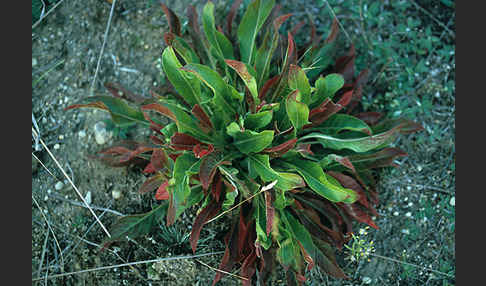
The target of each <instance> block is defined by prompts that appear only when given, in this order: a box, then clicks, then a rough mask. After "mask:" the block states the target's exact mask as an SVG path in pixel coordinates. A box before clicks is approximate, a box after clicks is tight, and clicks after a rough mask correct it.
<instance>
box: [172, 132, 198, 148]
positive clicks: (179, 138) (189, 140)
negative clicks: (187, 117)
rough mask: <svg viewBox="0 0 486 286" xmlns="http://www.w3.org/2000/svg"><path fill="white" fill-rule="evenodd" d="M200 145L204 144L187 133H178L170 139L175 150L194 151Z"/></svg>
mask: <svg viewBox="0 0 486 286" xmlns="http://www.w3.org/2000/svg"><path fill="white" fill-rule="evenodd" d="M198 144H202V142H201V141H199V140H197V139H196V138H194V137H192V136H191V135H188V134H185V133H180V132H176V133H174V135H172V137H170V146H171V147H172V148H174V149H175V150H179V151H182V150H188V151H192V150H193V148H194V147H195V146H196V145H198Z"/></svg>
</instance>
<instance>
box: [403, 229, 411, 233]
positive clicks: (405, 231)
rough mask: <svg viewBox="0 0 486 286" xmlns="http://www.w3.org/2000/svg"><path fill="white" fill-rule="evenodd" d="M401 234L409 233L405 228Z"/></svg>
mask: <svg viewBox="0 0 486 286" xmlns="http://www.w3.org/2000/svg"><path fill="white" fill-rule="evenodd" d="M402 233H403V234H410V231H409V230H408V229H406V228H405V229H402Z"/></svg>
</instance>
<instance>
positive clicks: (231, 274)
mask: <svg viewBox="0 0 486 286" xmlns="http://www.w3.org/2000/svg"><path fill="white" fill-rule="evenodd" d="M196 261H197V262H199V263H201V264H202V265H204V266H206V267H207V268H209V269H211V270H213V271H216V272H221V273H224V274H227V275H229V276H233V277H236V278H238V279H242V280H248V278H246V277H242V276H239V275H236V274H233V273H230V272H226V271H223V270H221V269H218V268H214V267H212V266H210V265H207V264H206V263H204V262H202V261H200V260H197V259H196Z"/></svg>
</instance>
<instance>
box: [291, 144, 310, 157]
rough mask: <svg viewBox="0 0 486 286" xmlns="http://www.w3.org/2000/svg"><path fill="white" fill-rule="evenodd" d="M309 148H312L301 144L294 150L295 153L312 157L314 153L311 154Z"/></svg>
mask: <svg viewBox="0 0 486 286" xmlns="http://www.w3.org/2000/svg"><path fill="white" fill-rule="evenodd" d="M311 146H312V145H311V144H304V143H301V144H298V145H297V147H296V148H295V150H296V151H297V152H299V153H300V154H308V155H314V152H312V150H311V149H310V148H311Z"/></svg>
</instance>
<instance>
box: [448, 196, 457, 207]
mask: <svg viewBox="0 0 486 286" xmlns="http://www.w3.org/2000/svg"><path fill="white" fill-rule="evenodd" d="M449 204H450V205H451V206H455V205H456V197H452V198H451V200H450V201H449Z"/></svg>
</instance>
